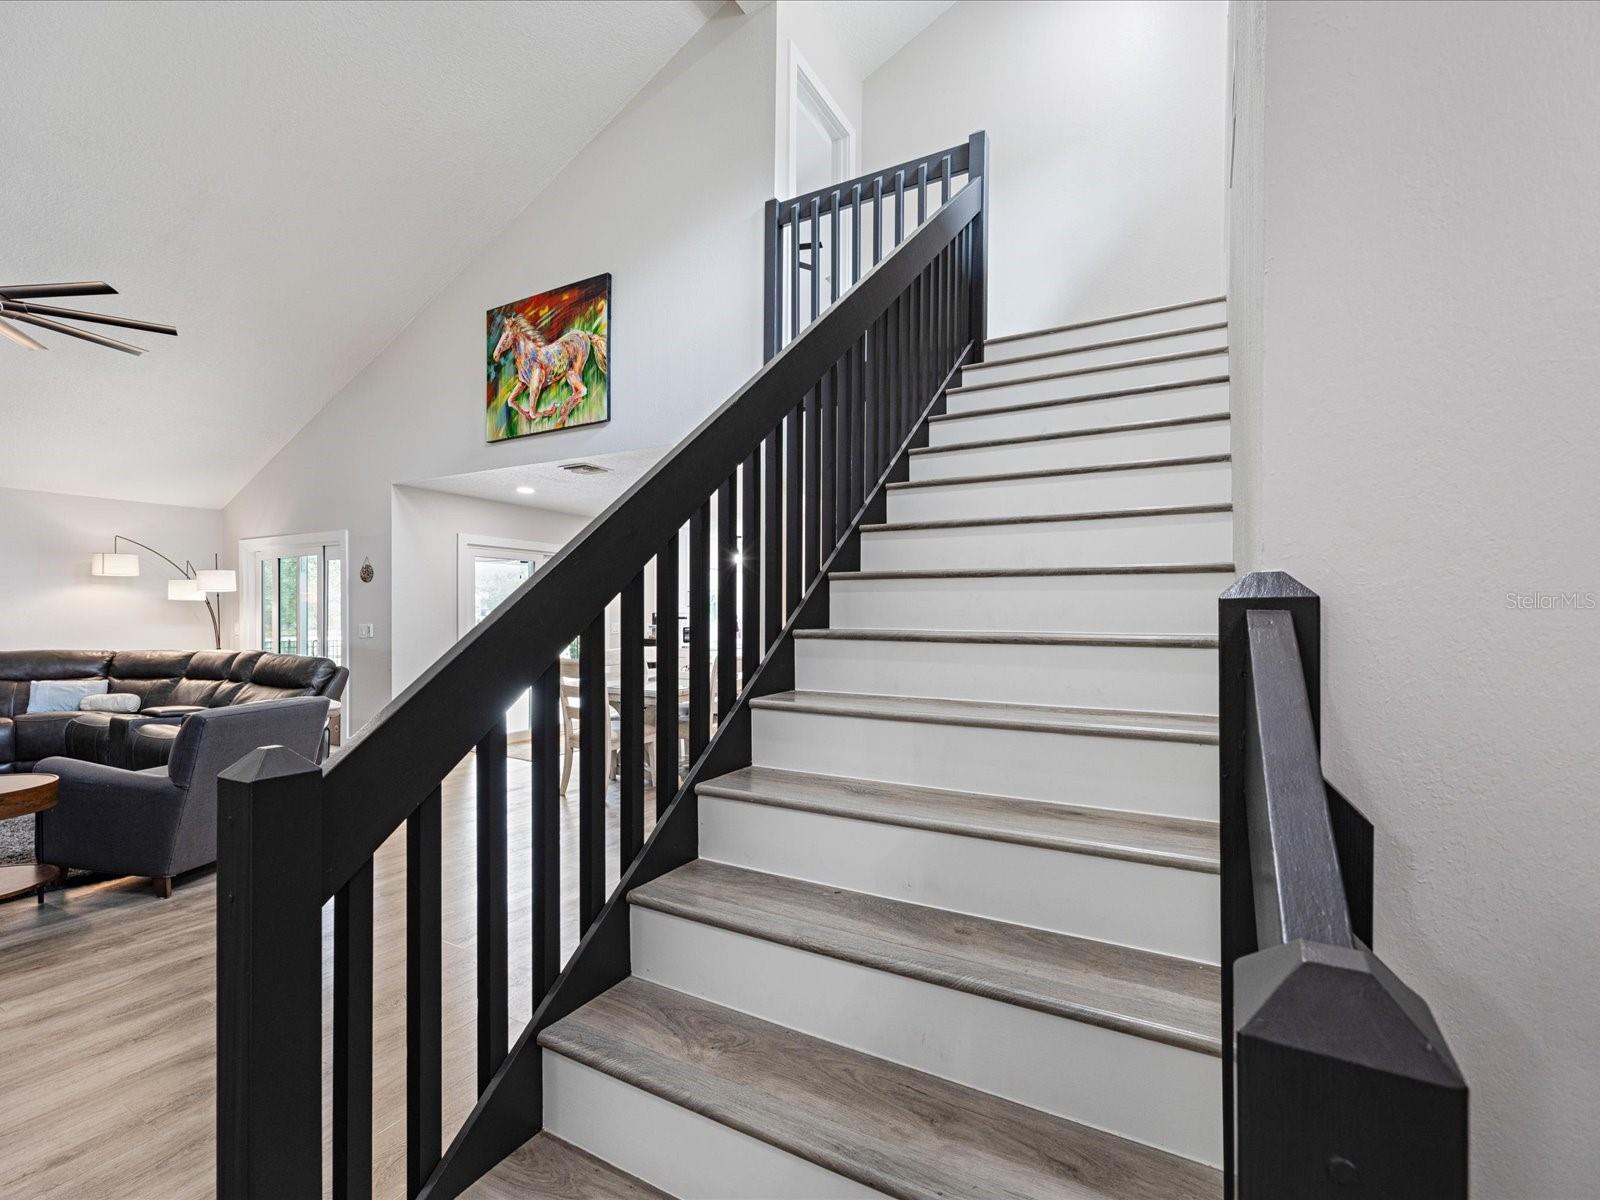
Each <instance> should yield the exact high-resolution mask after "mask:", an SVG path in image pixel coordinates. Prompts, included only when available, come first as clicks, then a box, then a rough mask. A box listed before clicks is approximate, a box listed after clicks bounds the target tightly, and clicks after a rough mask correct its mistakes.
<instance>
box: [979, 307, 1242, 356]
mask: <svg viewBox="0 0 1600 1200" xmlns="http://www.w3.org/2000/svg"><path fill="white" fill-rule="evenodd" d="M1227 319H1228V305H1227V302H1226V301H1224V300H1213V301H1211V302H1210V303H1209V304H1196V305H1193V306H1192V307H1189V308H1180V309H1177V310H1175V311H1173V312H1164V313H1154V314H1152V315H1150V316H1147V317H1126V318H1124V319H1122V320H1120V321H1105V322H1102V323H1100V324H1096V325H1084V326H1082V327H1080V328H1078V329H1065V330H1062V331H1061V332H1059V333H1036V334H1031V335H1029V336H1027V337H1019V338H1014V339H1011V340H1009V341H1004V342H999V343H994V342H991V343H990V344H989V346H988V347H987V349H988V354H987V356H986V357H989V358H1010V357H1012V356H1013V355H1017V354H1038V353H1041V352H1043V351H1046V350H1069V349H1071V348H1073V347H1074V346H1092V345H1095V344H1096V343H1098V342H1109V341H1112V340H1113V339H1115V338H1125V337H1138V336H1139V335H1141V334H1148V333H1163V332H1165V331H1167V330H1169V329H1191V328H1193V327H1194V326H1196V325H1214V324H1216V322H1218V321H1226V320H1227ZM1019 332H1020V331H1019Z"/></svg>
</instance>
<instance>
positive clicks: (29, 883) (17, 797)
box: [0, 775, 66, 904]
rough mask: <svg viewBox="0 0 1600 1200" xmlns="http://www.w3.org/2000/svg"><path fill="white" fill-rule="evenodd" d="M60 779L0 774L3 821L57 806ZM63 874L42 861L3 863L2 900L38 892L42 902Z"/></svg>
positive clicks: (1, 877)
mask: <svg viewBox="0 0 1600 1200" xmlns="http://www.w3.org/2000/svg"><path fill="white" fill-rule="evenodd" d="M59 782H60V781H59V780H58V779H57V778H56V777H55V776H54V775H0V821H3V820H5V819H7V818H9V817H24V816H27V815H28V814H29V813H40V812H45V811H47V810H49V809H52V808H54V807H55V806H56V785H57V784H58V783H59ZM64 874H66V872H64V871H63V870H62V869H61V868H60V867H52V866H45V865H43V864H39V863H28V864H26V865H24V866H19V867H0V900H10V899H13V898H14V897H16V896H26V895H27V894H28V893H29V892H36V893H37V894H38V896H39V903H40V904H43V903H44V890H45V888H47V887H49V886H50V885H51V884H52V883H54V882H56V880H58V879H60V878H61V877H62V876H63V875H64Z"/></svg>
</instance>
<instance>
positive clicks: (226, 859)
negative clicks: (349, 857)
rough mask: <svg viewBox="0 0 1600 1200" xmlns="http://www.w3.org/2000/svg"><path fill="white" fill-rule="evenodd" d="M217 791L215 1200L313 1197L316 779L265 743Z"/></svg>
mask: <svg viewBox="0 0 1600 1200" xmlns="http://www.w3.org/2000/svg"><path fill="white" fill-rule="evenodd" d="M217 790H218V799H217V807H218V813H217V818H218V826H217V1194H218V1196H221V1197H223V1198H224V1200H278V1198H279V1197H283V1198H285V1200H288V1198H298V1197H302V1196H304V1197H316V1196H319V1195H321V1191H322V808H321V792H322V771H321V769H320V768H318V767H317V766H316V765H315V764H313V763H311V762H308V761H307V760H306V759H304V758H302V757H300V756H299V755H298V754H296V753H295V752H294V751H292V750H288V749H285V748H284V747H282V746H268V747H265V748H263V749H260V750H253V751H251V752H250V753H249V754H247V755H246V756H245V757H244V758H242V759H240V760H239V761H238V762H237V763H235V764H234V765H233V766H231V767H229V768H228V769H227V770H226V771H224V772H223V773H222V775H221V776H220V777H219V778H218V784H217Z"/></svg>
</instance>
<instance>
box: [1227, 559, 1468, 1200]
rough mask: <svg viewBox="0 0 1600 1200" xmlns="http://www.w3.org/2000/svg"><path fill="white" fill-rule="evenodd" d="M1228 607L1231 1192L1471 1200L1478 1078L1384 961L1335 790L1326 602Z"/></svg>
mask: <svg viewBox="0 0 1600 1200" xmlns="http://www.w3.org/2000/svg"><path fill="white" fill-rule="evenodd" d="M1218 609H1219V611H1218V633H1219V669H1220V696H1219V702H1220V707H1219V716H1220V723H1221V728H1220V735H1221V744H1220V756H1219V765H1220V771H1221V791H1220V813H1219V815H1220V819H1221V823H1222V825H1221V838H1222V880H1221V882H1222V968H1223V971H1222V1016H1223V1025H1224V1029H1223V1104H1224V1111H1223V1131H1224V1146H1223V1155H1224V1178H1225V1189H1226V1195H1227V1196H1228V1197H1238V1200H1281V1198H1283V1197H1290V1196H1293V1197H1296V1198H1299V1197H1307V1198H1314V1197H1321V1196H1328V1197H1333V1196H1343V1195H1349V1194H1351V1193H1350V1191H1349V1189H1351V1188H1359V1189H1360V1191H1359V1194H1361V1195H1364V1196H1372V1197H1394V1198H1395V1200H1413V1198H1415V1200H1464V1198H1465V1197H1466V1194H1467V1085H1466V1080H1465V1078H1464V1077H1463V1076H1462V1074H1461V1071H1460V1068H1459V1067H1458V1066H1457V1065H1456V1063H1455V1060H1454V1059H1453V1058H1452V1057H1451V1054H1450V1050H1449V1047H1448V1046H1447V1045H1446V1043H1445V1040H1444V1036H1443V1034H1442V1033H1441V1032H1440V1031H1439V1028H1438V1026H1437V1025H1436V1024H1435V1022H1434V1020H1433V1016H1432V1014H1431V1012H1430V1011H1429V1009H1428V1006H1427V1004H1426V1003H1425V1002H1424V1001H1423V1000H1422V999H1421V997H1419V996H1417V995H1416V993H1414V992H1412V991H1411V990H1410V989H1409V988H1407V987H1406V986H1405V985H1404V984H1403V983H1401V982H1400V980H1399V979H1397V978H1396V977H1395V975H1394V974H1393V972H1391V971H1390V970H1389V969H1388V968H1387V967H1385V966H1384V964H1383V962H1382V961H1381V960H1380V959H1379V958H1378V956H1377V955H1376V954H1375V953H1373V951H1372V950H1371V948H1370V946H1371V940H1372V923H1371V920H1372V919H1371V911H1372V898H1371V886H1372V882H1371V881H1372V827H1371V824H1370V823H1369V822H1368V821H1367V820H1366V818H1365V817H1364V816H1362V815H1361V814H1360V813H1359V812H1358V811H1357V810H1356V809H1355V808H1354V807H1353V806H1352V805H1350V804H1349V802H1348V801H1346V800H1345V799H1344V797H1343V796H1342V795H1340V794H1339V793H1338V792H1336V791H1334V790H1333V789H1332V788H1330V787H1328V786H1327V784H1326V781H1325V780H1324V779H1323V777H1322V767H1321V758H1320V750H1319V748H1318V747H1319V730H1320V726H1321V722H1320V712H1319V707H1318V700H1319V694H1320V667H1319V656H1320V652H1321V648H1320V601H1319V599H1318V597H1317V595H1316V593H1314V592H1312V591H1311V590H1310V589H1308V588H1306V587H1305V586H1304V585H1303V584H1301V583H1300V582H1299V581H1298V580H1295V579H1294V578H1292V577H1291V576H1288V575H1284V574H1282V573H1278V572H1266V573H1256V574H1251V575H1247V576H1245V577H1244V578H1243V579H1241V580H1240V581H1239V582H1238V583H1237V584H1235V585H1234V586H1233V587H1232V588H1230V589H1229V590H1228V591H1227V592H1225V593H1223V596H1222V598H1221V600H1220V602H1219V606H1218Z"/></svg>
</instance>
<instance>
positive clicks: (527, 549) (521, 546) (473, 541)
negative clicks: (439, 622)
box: [456, 533, 561, 637]
mask: <svg viewBox="0 0 1600 1200" xmlns="http://www.w3.org/2000/svg"><path fill="white" fill-rule="evenodd" d="M560 549H561V547H560V546H559V545H557V544H555V543H552V542H530V541H527V540H526V539H524V538H508V537H495V536H493V535H491V534H480V533H458V534H456V636H457V637H465V636H466V634H467V632H468V631H469V630H470V629H471V628H472V627H473V626H474V625H476V624H477V622H476V621H475V620H473V619H472V614H473V612H474V611H475V610H476V607H477V606H476V605H475V604H474V603H473V584H474V583H475V582H476V581H475V580H474V578H473V571H472V563H473V560H474V559H475V558H477V554H476V551H479V550H510V551H511V552H512V553H513V554H538V555H542V556H543V557H544V558H545V560H546V561H548V560H549V559H550V556H551V555H553V554H555V552H556V551H558V550H560ZM543 565H544V564H543V563H535V564H534V568H533V569H534V570H535V571H537V570H538V569H539V568H540V567H541V566H543Z"/></svg>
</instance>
